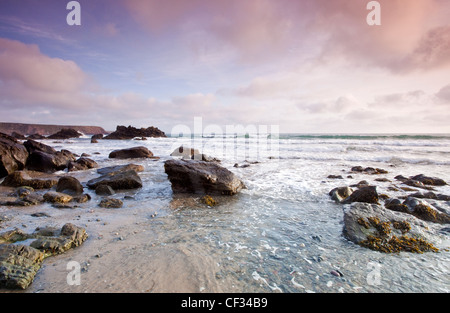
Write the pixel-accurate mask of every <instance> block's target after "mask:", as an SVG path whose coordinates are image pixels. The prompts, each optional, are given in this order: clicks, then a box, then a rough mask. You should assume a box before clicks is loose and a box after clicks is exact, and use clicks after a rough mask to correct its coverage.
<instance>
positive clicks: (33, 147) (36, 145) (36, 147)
mask: <svg viewBox="0 0 450 313" xmlns="http://www.w3.org/2000/svg"><path fill="white" fill-rule="evenodd" d="M23 145H24V146H25V148H27V150H28V153H33V152H35V151H40V152H45V153H48V154H55V153H56V150H55V149H53V148H52V147H50V146H48V145H46V144H43V143H41V142H38V141H35V140H31V139H28V140H27V141H25V142H24V143H23Z"/></svg>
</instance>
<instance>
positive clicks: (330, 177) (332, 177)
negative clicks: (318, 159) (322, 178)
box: [327, 175, 344, 179]
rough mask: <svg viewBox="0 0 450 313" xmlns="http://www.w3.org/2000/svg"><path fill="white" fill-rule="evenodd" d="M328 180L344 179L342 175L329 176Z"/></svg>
mask: <svg viewBox="0 0 450 313" xmlns="http://www.w3.org/2000/svg"><path fill="white" fill-rule="evenodd" d="M327 178H329V179H344V177H342V175H328V176H327Z"/></svg>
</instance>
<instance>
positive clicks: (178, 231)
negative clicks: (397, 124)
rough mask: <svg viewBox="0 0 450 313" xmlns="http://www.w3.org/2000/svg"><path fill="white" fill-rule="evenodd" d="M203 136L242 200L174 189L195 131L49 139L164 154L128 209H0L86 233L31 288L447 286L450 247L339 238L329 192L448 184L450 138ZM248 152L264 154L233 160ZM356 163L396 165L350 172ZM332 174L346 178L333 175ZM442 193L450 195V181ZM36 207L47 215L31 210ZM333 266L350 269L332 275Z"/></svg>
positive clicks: (102, 160) (83, 148) (104, 162)
mask: <svg viewBox="0 0 450 313" xmlns="http://www.w3.org/2000/svg"><path fill="white" fill-rule="evenodd" d="M200 140H201V139H197V144H198V143H200V142H201V143H203V148H204V149H203V152H204V153H206V154H209V155H212V156H216V157H219V158H221V159H222V160H223V161H222V165H223V166H225V167H227V168H228V169H230V170H231V171H233V172H234V173H235V174H236V175H238V176H239V177H241V178H242V179H243V181H244V182H245V184H246V185H247V187H248V189H246V190H243V191H242V192H241V193H240V194H238V195H236V196H234V197H229V198H220V197H219V198H218V199H217V200H218V201H219V203H220V204H219V205H218V206H217V207H214V208H210V207H207V206H206V205H203V204H201V203H199V202H198V200H197V199H185V198H183V197H176V196H174V195H173V194H172V192H171V188H170V182H169V181H168V180H167V176H166V174H165V173H164V169H163V164H164V161H165V160H166V159H168V158H169V156H168V155H169V154H170V152H172V151H173V149H174V148H176V147H178V146H180V143H182V142H184V143H186V144H187V145H190V142H189V141H190V140H189V139H177V138H166V139H163V138H156V139H150V138H149V140H147V141H132V140H129V141H122V140H121V141H106V140H102V141H100V143H99V144H90V142H89V139H87V138H84V139H83V138H82V139H76V140H68V141H62V142H58V143H53V142H50V141H46V142H45V143H46V144H50V145H52V146H53V147H55V148H57V149H61V148H65V149H68V150H70V151H72V152H75V153H78V154H81V153H83V152H85V153H89V154H91V158H93V159H94V160H96V161H97V162H98V163H99V164H100V166H101V167H104V166H110V165H116V164H125V163H129V162H128V161H129V160H125V161H124V160H122V161H117V160H110V159H108V158H107V156H108V154H109V152H110V151H112V150H114V149H117V148H125V147H131V146H138V145H145V146H147V147H148V148H149V149H150V150H151V151H153V153H154V154H155V155H156V156H161V159H160V160H158V161H153V160H151V161H148V160H137V161H135V160H133V161H132V162H133V163H138V164H142V165H144V166H145V171H144V172H143V173H140V176H141V178H142V180H143V183H144V187H143V188H142V189H139V190H135V191H128V192H125V193H119V194H117V195H116V197H119V198H123V197H124V196H125V195H128V196H132V197H134V199H127V200H124V207H123V208H121V209H114V210H111V209H102V208H99V207H97V204H98V202H99V201H100V198H99V197H98V196H96V195H95V193H93V192H92V191H88V192H89V193H90V194H91V195H92V197H93V199H92V200H91V201H90V202H89V203H86V204H82V205H80V207H79V208H76V209H73V210H58V209H55V208H52V207H51V206H49V205H42V206H38V207H28V208H20V209H18V208H6V207H2V208H1V209H0V215H6V216H9V220H8V221H6V222H4V223H3V224H2V227H3V228H4V229H9V228H12V227H19V228H22V229H23V230H24V231H27V232H31V231H33V230H34V228H35V227H36V226H39V225H43V224H45V225H48V224H50V225H53V226H62V225H63V224H64V223H66V222H72V223H74V224H76V225H79V226H83V227H86V229H87V232H88V234H89V239H88V240H87V241H86V242H85V243H84V244H83V245H82V246H81V247H79V248H76V249H74V250H71V251H69V252H67V253H65V254H63V255H59V256H55V257H52V258H49V259H47V260H45V262H44V266H43V267H42V268H41V270H40V271H39V273H38V275H37V276H36V279H35V281H34V282H33V284H32V285H31V286H30V287H29V289H28V290H27V292H129V291H130V292H449V289H450V278H449V276H450V275H449V272H450V261H449V260H450V259H449V256H450V252H448V251H443V250H441V252H439V253H425V254H408V253H400V254H389V255H388V254H382V253H379V252H374V251H371V250H368V249H365V248H362V247H359V246H358V245H355V244H353V243H351V242H349V241H347V240H346V239H345V238H344V237H343V236H342V227H343V222H342V221H343V210H342V206H341V205H337V204H335V203H334V202H332V201H331V200H330V199H329V197H328V192H329V190H331V189H332V188H334V187H337V186H344V185H350V184H354V183H357V182H359V181H361V180H363V179H364V180H367V181H369V182H370V183H372V184H376V185H377V186H378V191H379V193H387V194H388V195H390V196H398V195H401V194H402V193H399V192H393V191H389V190H387V187H388V186H391V185H392V183H388V182H376V181H374V179H375V178H378V177H386V178H388V179H390V180H392V181H393V182H394V183H395V180H394V177H395V176H396V175H400V174H401V175H404V176H409V175H416V174H421V173H423V174H426V175H429V176H437V177H440V178H442V179H444V180H446V181H447V182H448V181H450V171H449V169H450V162H449V161H448V160H449V159H450V158H449V155H450V138H448V137H445V136H444V137H439V138H436V139H435V138H431V139H430V138H426V139H423V137H418V138H406V139H402V138H399V137H388V138H378V137H375V138H372V137H370V138H369V139H367V138H365V139H358V138H353V137H351V138H346V137H345V138H321V137H319V138H311V137H307V138H288V139H280V140H279V141H278V140H277V145H276V147H275V148H274V147H272V149H259V148H260V145H261V143H256V142H253V141H252V140H251V138H250V139H249V138H226V139H223V138H216V139H203V141H200ZM224 146H228V147H232V149H228V150H227V154H225V155H224V154H223V153H220V152H221V151H223V150H224V149H222V150H220V149H218V147H219V148H223V147H224ZM196 147H198V145H197V146H196ZM94 152H99V153H100V154H93V153H94ZM269 157H273V158H269ZM245 160H249V161H258V162H260V163H257V164H251V165H250V166H249V167H246V168H235V167H233V165H234V164H235V163H239V164H245V162H244V161H245ZM356 165H361V166H364V167H366V166H372V167H379V168H383V169H386V170H388V171H389V174H386V175H381V176H378V175H376V176H371V175H367V174H355V173H352V174H351V175H352V178H347V176H348V175H350V174H349V171H350V168H351V167H352V166H356ZM330 174H333V175H342V176H343V177H344V179H343V180H334V179H327V176H328V175H330ZM73 175H74V176H76V177H77V178H79V179H80V180H81V181H82V182H86V181H87V180H89V179H91V178H93V177H96V176H97V174H96V171H95V170H90V171H84V172H78V173H74V174H73ZM436 192H439V193H444V194H447V195H448V194H450V187H449V186H444V187H439V188H437V191H436ZM403 194H404V193H403ZM443 205H444V206H446V207H447V208H448V207H449V204H448V203H444V204H443ZM35 212H46V213H48V214H49V215H51V217H49V218H33V217H30V215H29V214H32V213H35ZM24 225H25V226H26V227H24ZM71 260H74V261H77V262H79V263H80V265H81V267H82V273H81V284H80V285H79V286H71V285H68V284H67V280H66V278H67V275H68V273H69V272H70V269H69V270H68V269H67V268H66V266H67V263H68V262H69V261H71ZM337 272H340V273H342V274H343V276H341V277H338V276H335V275H333V273H334V274H336V273H337Z"/></svg>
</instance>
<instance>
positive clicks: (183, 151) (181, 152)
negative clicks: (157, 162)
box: [170, 146, 200, 159]
mask: <svg viewBox="0 0 450 313" xmlns="http://www.w3.org/2000/svg"><path fill="white" fill-rule="evenodd" d="M196 154H200V151H198V150H197V149H194V148H189V147H184V146H180V147H178V148H176V149H175V150H173V152H172V153H171V154H170V156H181V157H183V158H184V159H191V158H192V157H193V156H194V155H196Z"/></svg>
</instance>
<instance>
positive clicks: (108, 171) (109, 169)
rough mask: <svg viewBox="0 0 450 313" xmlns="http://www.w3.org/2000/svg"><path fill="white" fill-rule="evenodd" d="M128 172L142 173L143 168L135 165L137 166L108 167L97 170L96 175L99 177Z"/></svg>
mask: <svg viewBox="0 0 450 313" xmlns="http://www.w3.org/2000/svg"><path fill="white" fill-rule="evenodd" d="M130 170H134V171H135V172H143V171H144V166H142V165H137V164H126V165H116V166H108V167H103V168H99V169H98V170H97V173H99V174H101V175H105V174H111V173H118V172H126V171H130Z"/></svg>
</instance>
